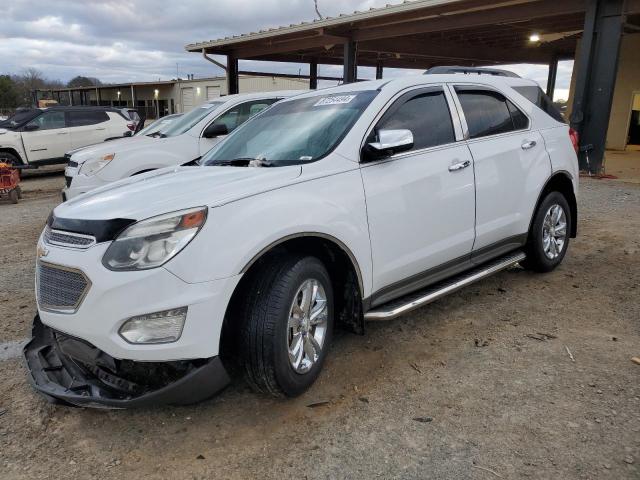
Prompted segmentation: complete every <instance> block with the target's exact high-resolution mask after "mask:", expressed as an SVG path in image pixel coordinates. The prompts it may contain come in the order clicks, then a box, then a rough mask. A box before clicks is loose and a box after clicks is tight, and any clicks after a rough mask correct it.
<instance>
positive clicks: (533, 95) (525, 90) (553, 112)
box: [513, 85, 567, 123]
mask: <svg viewBox="0 0 640 480" xmlns="http://www.w3.org/2000/svg"><path fill="white" fill-rule="evenodd" d="M513 89H514V90H515V91H516V92H518V93H519V94H520V95H522V96H523V97H524V98H526V99H527V100H529V101H530V102H531V103H533V104H534V105H536V106H537V107H538V108H540V110H542V111H544V112H546V113H547V114H548V115H549V116H550V117H551V118H553V119H554V120H557V121H558V122H562V123H567V122H566V121H565V119H564V117H563V116H562V113H560V110H558V109H557V108H556V106H555V105H554V104H553V101H552V100H551V99H550V98H549V97H548V96H547V95H546V94H545V93H544V92H543V91H542V89H541V88H540V87H536V86H535V85H529V86H522V87H513Z"/></svg>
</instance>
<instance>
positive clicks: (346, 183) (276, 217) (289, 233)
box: [166, 168, 372, 296]
mask: <svg viewBox="0 0 640 480" xmlns="http://www.w3.org/2000/svg"><path fill="white" fill-rule="evenodd" d="M314 234H315V235H317V236H324V237H325V238H333V239H336V240H337V241H338V243H341V244H342V245H343V246H344V247H345V248H346V249H348V252H347V253H349V254H350V255H351V256H352V257H353V259H355V262H356V264H357V266H358V267H359V269H360V274H361V276H362V283H363V285H362V287H363V291H364V295H365V296H367V295H369V294H370V292H371V273H372V272H371V250H370V248H371V247H370V243H369V230H368V224H367V217H366V205H365V199H364V190H363V188H362V177H361V175H360V170H359V169H357V168H356V169H353V170H350V171H347V172H343V173H340V174H337V175H331V176H327V177H322V178H315V179H312V180H307V181H301V182H299V183H295V184H293V185H289V186H286V187H283V188H279V189H276V190H272V191H269V192H265V193H262V194H259V195H254V196H251V197H247V198H244V199H241V200H238V201H234V202H231V203H229V204H226V205H222V206H219V207H216V208H213V209H212V210H211V212H210V217H209V219H208V220H207V223H206V224H205V227H204V228H203V230H202V231H201V232H200V234H199V235H198V236H197V237H196V238H195V239H194V240H193V242H192V243H191V244H190V245H189V246H188V247H187V248H186V249H185V250H184V251H183V252H181V253H180V255H178V256H177V257H176V259H175V261H172V262H169V263H168V264H167V265H166V268H167V269H168V270H170V271H171V272H172V273H174V274H175V275H177V276H178V277H180V278H181V279H183V280H184V281H186V282H189V283H191V282H203V281H208V280H211V279H221V278H226V277H230V276H233V275H238V274H240V273H242V271H243V270H244V269H245V267H246V266H247V265H249V264H250V263H251V261H252V260H253V259H254V258H256V257H257V256H259V255H260V254H261V253H263V252H265V251H266V250H268V249H269V247H270V246H273V245H276V244H278V243H279V242H280V241H281V240H282V239H285V238H288V237H293V236H299V235H314Z"/></svg>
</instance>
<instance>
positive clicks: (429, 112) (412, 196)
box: [361, 87, 475, 306]
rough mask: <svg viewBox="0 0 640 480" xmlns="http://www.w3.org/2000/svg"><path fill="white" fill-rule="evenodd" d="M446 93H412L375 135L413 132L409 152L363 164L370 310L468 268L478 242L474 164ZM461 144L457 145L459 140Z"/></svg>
mask: <svg viewBox="0 0 640 480" xmlns="http://www.w3.org/2000/svg"><path fill="white" fill-rule="evenodd" d="M450 108H451V107H450V105H449V102H448V101H447V97H446V95H445V93H444V91H443V89H442V88H441V87H430V88H421V89H418V90H413V91H411V92H409V93H406V94H404V95H402V96H401V97H399V98H398V99H397V100H396V101H395V102H394V103H393V104H392V106H391V107H390V108H389V109H388V110H387V111H386V113H385V114H384V115H383V116H382V118H381V119H380V121H379V122H378V123H377V125H376V127H375V128H374V129H373V132H372V134H371V135H370V137H369V138H368V139H367V142H369V141H374V140H375V136H376V132H377V131H379V130H381V129H385V130H388V129H390V130H394V129H408V130H411V132H412V133H413V136H414V146H413V149H412V150H411V151H408V152H403V153H400V154H396V155H394V156H392V157H390V158H387V159H383V160H378V161H374V162H371V163H364V164H362V168H361V172H362V179H363V183H364V189H365V196H366V202H367V214H368V219H369V232H370V238H371V250H372V261H373V270H374V283H373V290H374V295H373V299H372V304H373V306H375V305H378V304H381V303H384V302H386V301H388V300H390V299H392V298H394V297H397V296H400V295H403V294H405V293H409V292H410V291H412V290H416V289H418V288H421V287H422V286H424V285H426V284H428V283H433V282H434V281H437V280H439V279H440V278H442V277H443V276H445V275H448V274H451V273H452V272H453V271H454V270H456V271H459V270H460V269H461V268H464V267H467V266H468V262H469V256H470V253H471V248H472V246H473V240H474V220H475V194H474V178H473V163H472V158H471V154H470V152H469V148H468V147H467V145H466V144H465V143H464V141H456V135H455V133H454V124H453V121H452V116H451V113H450ZM459 140H460V139H459Z"/></svg>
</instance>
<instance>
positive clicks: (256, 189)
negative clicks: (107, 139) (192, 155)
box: [54, 165, 302, 220]
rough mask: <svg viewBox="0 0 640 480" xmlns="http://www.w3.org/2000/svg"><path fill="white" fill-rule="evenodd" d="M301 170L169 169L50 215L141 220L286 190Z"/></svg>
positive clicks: (83, 197)
mask: <svg viewBox="0 0 640 480" xmlns="http://www.w3.org/2000/svg"><path fill="white" fill-rule="evenodd" d="M301 171H302V167H300V166H299V165H292V166H287V167H275V168H274V167H270V168H266V167H214V166H211V167H169V168H163V169H160V170H155V171H153V172H148V173H146V174H142V175H137V176H135V177H130V178H126V179H124V180H120V181H118V182H115V183H112V184H110V185H107V186H105V187H102V188H99V189H96V190H92V191H91V192H88V193H85V194H84V195H80V196H78V197H76V198H74V199H73V200H69V201H67V202H65V203H62V204H61V205H58V206H57V207H56V208H55V210H54V215H55V216H56V217H60V218H68V219H78V220H111V219H115V218H127V219H131V220H142V219H145V218H149V217H153V216H155V215H161V214H163V213H168V212H174V211H177V210H183V209H186V208H192V207H199V206H203V205H207V206H210V207H215V206H219V205H223V204H225V203H228V202H231V201H234V200H239V199H241V198H244V197H247V196H250V195H255V194H258V193H262V192H266V191H269V190H272V189H274V188H278V187H282V186H286V185H289V184H291V183H292V182H293V180H294V179H296V178H297V177H299V176H300V173H301Z"/></svg>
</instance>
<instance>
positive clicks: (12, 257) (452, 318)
mask: <svg viewBox="0 0 640 480" xmlns="http://www.w3.org/2000/svg"><path fill="white" fill-rule="evenodd" d="M62 183H63V179H62V176H61V175H60V174H53V175H52V174H49V175H45V176H42V175H38V176H35V177H33V178H30V179H27V180H25V182H24V186H25V198H24V200H23V201H22V202H21V203H20V204H18V205H11V204H9V203H7V202H6V201H4V200H0V218H1V219H2V222H1V230H0V236H1V242H0V244H1V245H2V248H0V265H2V271H1V273H0V283H1V285H2V288H1V289H0V318H1V319H2V320H1V321H2V328H1V329H0V379H1V380H0V478H2V479H38V478H73V479H76V478H77V479H87V478H96V479H112V478H113V479H116V478H118V479H120V478H141V479H142V478H144V479H147V478H153V479H164V478H178V479H214V478H215V479H248V478H278V479H282V478H298V479H360V478H384V479H387V478H403V479H405V478H408V479H414V478H415V479H426V478H442V479H444V478H446V479H499V478H503V479H507V478H509V479H519V478H539V479H640V382H639V379H640V365H636V364H634V363H632V361H631V358H632V357H634V356H640V236H639V233H640V184H635V183H628V182H623V181H619V180H592V179H584V180H583V182H582V186H581V198H580V213H581V216H580V224H579V237H578V238H577V239H576V240H575V241H572V242H571V245H570V249H569V253H568V255H567V257H566V259H565V262H564V263H563V265H562V266H561V267H560V268H559V269H557V270H556V271H555V272H553V273H551V274H547V275H535V274H531V273H528V272H525V271H523V270H521V269H519V268H516V269H512V270H510V271H507V272H503V273H501V274H499V275H497V276H495V277H493V278H490V279H487V280H485V281H482V282H480V283H477V284H475V285H473V286H471V287H470V288H467V289H465V290H463V291H460V292H458V293H456V294H454V295H452V296H449V297H448V298H445V299H442V300H440V301H438V302H436V303H433V304H431V305H430V306H428V307H425V308H423V309H421V310H418V311H416V312H414V313H412V314H409V315H407V316H405V317H403V318H401V319H398V320H395V321H392V322H388V323H370V324H368V331H367V333H366V335H365V336H362V337H361V336H355V335H351V334H341V335H338V337H337V338H336V341H335V342H334V345H333V349H332V352H331V355H330V357H329V358H328V362H327V364H326V367H325V371H324V372H323V374H322V375H321V377H320V379H319V381H318V383H317V384H316V385H315V386H314V387H313V388H312V389H311V390H310V391H309V392H307V393H306V394H305V395H303V396H302V397H300V398H297V399H294V400H286V401H285V400H282V401H281V400H274V399H271V398H268V397H265V396H260V395H256V394H254V393H251V392H250V391H249V389H248V388H247V386H246V385H245V384H244V383H243V381H242V380H241V379H239V378H236V379H234V381H233V384H232V385H231V386H230V387H229V388H228V389H227V390H225V391H224V392H223V393H222V394H220V395H219V396H218V397H216V398H215V399H213V400H211V401H208V402H205V403H203V404H200V405H197V406H194V407H188V408H187V407H182V408H158V409H147V410H135V411H96V410H83V409H72V408H65V407H57V406H52V405H49V404H47V403H45V402H44V401H43V400H42V399H41V398H39V397H38V396H36V395H35V394H34V393H33V392H32V391H31V389H30V388H29V386H28V385H27V383H26V380H25V370H24V368H23V366H22V363H21V361H20V359H19V358H8V359H7V358H6V357H13V356H14V355H13V354H12V353H11V352H12V351H14V352H15V351H17V348H16V345H18V344H17V343H11V342H19V341H20V340H22V339H24V338H26V337H27V336H28V334H29V328H30V322H31V319H32V317H33V314H34V300H33V293H32V284H33V268H34V249H35V242H36V238H37V236H38V234H39V232H40V231H41V229H42V227H43V224H44V221H45V219H46V217H47V215H48V213H49V211H50V209H51V208H53V207H54V206H55V205H56V204H57V202H58V198H59V196H58V195H59V188H60V187H61V186H62ZM2 344H4V347H3V345H2ZM12 345H13V346H12ZM5 347H6V348H5ZM3 349H4V352H5V354H4V358H5V359H4V360H3V359H2V358H3V357H2V353H3ZM572 357H573V358H572Z"/></svg>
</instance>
